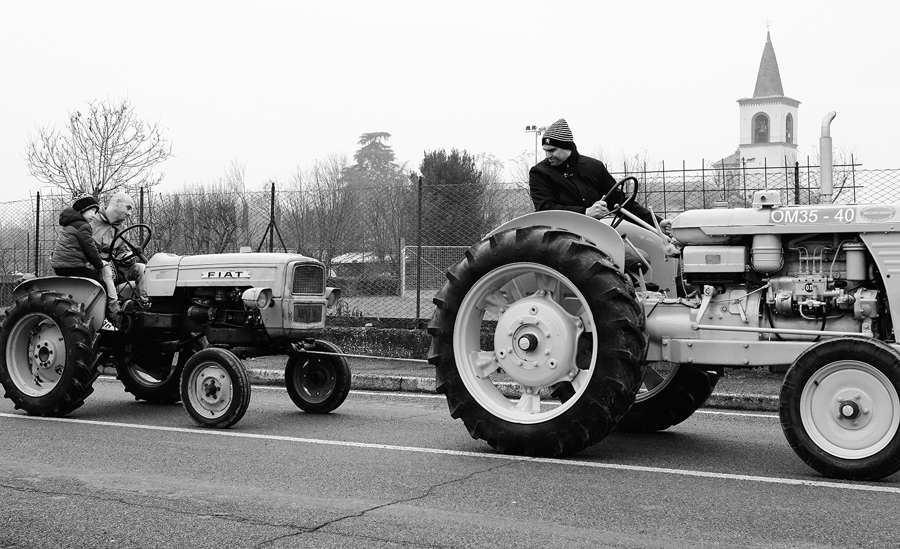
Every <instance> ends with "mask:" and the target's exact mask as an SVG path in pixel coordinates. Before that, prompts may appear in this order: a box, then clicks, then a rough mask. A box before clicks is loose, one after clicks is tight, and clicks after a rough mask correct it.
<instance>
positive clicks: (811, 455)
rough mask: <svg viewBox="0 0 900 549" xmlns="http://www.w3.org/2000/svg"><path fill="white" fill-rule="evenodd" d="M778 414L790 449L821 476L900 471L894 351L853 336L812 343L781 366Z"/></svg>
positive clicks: (898, 365) (898, 360)
mask: <svg viewBox="0 0 900 549" xmlns="http://www.w3.org/2000/svg"><path fill="white" fill-rule="evenodd" d="M779 413H780V416H781V427H782V430H783V431H784V435H785V437H786V438H787V441H788V443H789V444H790V445H791V448H792V449H793V450H794V452H795V453H796V454H797V455H798V456H800V459H802V460H803V461H804V462H806V464H807V465H809V466H810V467H812V468H813V469H815V470H816V471H819V472H820V473H822V474H823V475H825V476H827V477H834V478H840V479H847V480H877V479H880V478H884V477H886V476H888V475H892V474H894V473H896V472H897V471H900V353H898V352H897V351H896V350H894V349H893V348H892V347H891V346H889V345H888V344H886V343H884V342H881V341H879V340H875V339H870V338H863V337H859V336H847V337H838V338H834V339H829V340H825V341H823V342H821V343H817V344H815V345H813V346H812V347H810V348H808V349H807V350H806V351H804V352H803V353H802V354H801V355H800V356H799V357H797V360H795V361H794V364H792V365H791V367H790V369H788V371H787V374H786V375H785V378H784V385H782V388H781V398H780V407H779Z"/></svg>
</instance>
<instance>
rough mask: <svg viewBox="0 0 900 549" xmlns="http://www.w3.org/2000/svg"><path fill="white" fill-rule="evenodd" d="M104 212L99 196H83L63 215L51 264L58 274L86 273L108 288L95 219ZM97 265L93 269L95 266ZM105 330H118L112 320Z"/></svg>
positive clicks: (63, 212)
mask: <svg viewBox="0 0 900 549" xmlns="http://www.w3.org/2000/svg"><path fill="white" fill-rule="evenodd" d="M99 211H100V205H99V204H98V203H97V199H96V198H94V197H93V196H90V195H85V194H83V195H79V196H77V197H76V200H75V203H74V204H72V205H71V206H70V207H68V208H66V209H64V210H63V211H62V212H61V213H60V214H59V224H60V226H62V229H61V230H60V231H59V234H58V235H57V237H56V245H55V246H54V247H53V255H52V258H51V260H50V266H51V267H53V272H55V273H56V274H57V275H58V276H83V277H85V278H90V279H93V280H96V281H97V282H98V283H99V284H100V285H101V286H102V287H103V288H104V289H107V284H106V282H104V280H103V276H102V274H101V273H102V271H103V260H102V259H100V252H99V251H98V250H97V244H96V243H95V242H94V234H93V231H92V230H91V219H93V218H94V216H95V215H97V212H99ZM92 267H93V268H92ZM103 329H108V330H112V329H115V328H114V327H113V326H112V324H111V323H110V322H109V320H104V321H103Z"/></svg>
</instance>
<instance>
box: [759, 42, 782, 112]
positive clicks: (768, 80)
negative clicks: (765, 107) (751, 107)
mask: <svg viewBox="0 0 900 549" xmlns="http://www.w3.org/2000/svg"><path fill="white" fill-rule="evenodd" d="M772 96H777V97H782V96H784V88H782V87H781V73H780V72H778V60H777V59H775V48H774V47H772V37H771V35H770V34H769V33H768V32H766V47H765V48H763V54H762V60H761V61H760V62H759V73H758V74H757V75H756V89H755V90H753V97H772Z"/></svg>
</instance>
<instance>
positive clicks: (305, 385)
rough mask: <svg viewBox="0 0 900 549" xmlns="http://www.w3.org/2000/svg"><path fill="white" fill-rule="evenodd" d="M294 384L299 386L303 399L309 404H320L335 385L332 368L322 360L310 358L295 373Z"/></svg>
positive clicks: (329, 394)
mask: <svg viewBox="0 0 900 549" xmlns="http://www.w3.org/2000/svg"><path fill="white" fill-rule="evenodd" d="M295 375H296V376H297V381H298V383H296V385H297V386H298V387H299V388H300V391H301V393H302V394H303V397H304V400H306V401H308V402H309V403H311V404H320V403H322V402H325V401H326V400H328V397H329V396H331V393H333V392H334V389H335V387H336V386H337V376H336V375H335V373H334V368H331V367H330V365H328V364H325V363H324V362H323V361H322V360H311V361H309V362H308V363H307V364H306V365H305V366H304V367H303V368H300V369H299V370H298V371H297V373H296V374H295Z"/></svg>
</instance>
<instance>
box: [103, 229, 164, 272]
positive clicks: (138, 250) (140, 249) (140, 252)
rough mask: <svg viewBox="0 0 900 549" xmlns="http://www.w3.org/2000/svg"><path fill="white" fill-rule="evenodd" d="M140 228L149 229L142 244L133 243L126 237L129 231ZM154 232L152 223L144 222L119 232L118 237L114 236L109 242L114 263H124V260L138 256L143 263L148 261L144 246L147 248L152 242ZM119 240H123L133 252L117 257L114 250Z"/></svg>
mask: <svg viewBox="0 0 900 549" xmlns="http://www.w3.org/2000/svg"><path fill="white" fill-rule="evenodd" d="M139 229H141V230H145V231H147V236H145V237H144V238H143V239H142V240H141V241H140V244H133V243H132V242H131V241H130V240H128V239H127V238H125V235H126V234H128V233H129V232H131V231H136V230H139ZM152 234H153V230H152V229H151V228H150V225H145V224H143V223H138V224H137V225H132V226H130V227H127V228H126V229H125V230H123V231H122V232H120V233H119V234H117V235H116V237H115V238H113V240H112V242H111V243H110V244H109V251H110V258H111V259H112V260H113V262H114V263H124V262H126V261H128V260H129V259H132V258H134V257H136V258H138V259H139V260H140V261H141V262H142V263H146V262H147V257H146V256H145V255H144V248H146V247H147V244H149V243H150V236H151V235H152ZM119 240H121V241H122V243H123V244H125V246H127V247H128V249H129V250H130V251H131V253H126V254H125V255H124V256H122V257H115V255H114V254H113V253H112V252H113V251H114V250H115V249H116V243H117V242H118V241H119Z"/></svg>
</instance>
